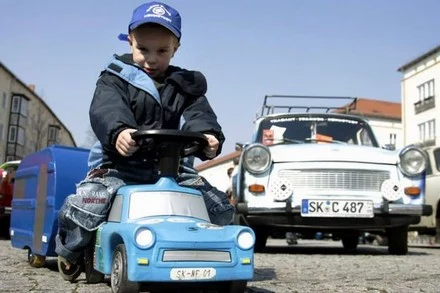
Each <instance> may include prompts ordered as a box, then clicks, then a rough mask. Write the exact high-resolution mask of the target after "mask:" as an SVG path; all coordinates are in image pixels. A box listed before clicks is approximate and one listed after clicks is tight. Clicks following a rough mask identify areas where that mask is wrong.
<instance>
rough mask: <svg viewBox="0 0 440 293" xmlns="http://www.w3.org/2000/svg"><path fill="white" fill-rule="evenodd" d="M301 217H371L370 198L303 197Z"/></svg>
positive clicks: (371, 202) (371, 204)
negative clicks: (327, 198) (331, 198)
mask: <svg viewBox="0 0 440 293" xmlns="http://www.w3.org/2000/svg"><path fill="white" fill-rule="evenodd" d="M301 216H302V217H329V218H332V217H334V218H372V217H373V216H374V214H373V201H371V200H320V199H303V200H302V202H301Z"/></svg>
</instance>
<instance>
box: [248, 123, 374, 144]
mask: <svg viewBox="0 0 440 293" xmlns="http://www.w3.org/2000/svg"><path fill="white" fill-rule="evenodd" d="M256 141H257V142H261V143H263V144H266V145H271V144H279V143H307V142H318V143H321V142H323V143H344V144H356V145H364V146H374V147H377V142H376V139H375V138H374V135H373V133H372V131H371V128H370V127H369V125H368V124H366V123H365V122H363V121H361V120H356V119H351V118H345V117H334V116H279V117H268V118H266V119H264V120H262V121H261V122H260V125H259V130H258V135H257V137H256Z"/></svg>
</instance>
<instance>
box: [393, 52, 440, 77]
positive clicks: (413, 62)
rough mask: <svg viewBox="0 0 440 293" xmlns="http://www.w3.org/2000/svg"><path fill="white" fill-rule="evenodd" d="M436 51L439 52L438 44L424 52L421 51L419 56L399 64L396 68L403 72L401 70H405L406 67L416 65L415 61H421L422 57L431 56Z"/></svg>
mask: <svg viewBox="0 0 440 293" xmlns="http://www.w3.org/2000/svg"><path fill="white" fill-rule="evenodd" d="M438 52H440V45H438V46H437V47H435V48H433V49H431V50H429V51H428V52H426V53H423V54H422V55H420V56H419V57H417V58H415V59H413V60H411V61H409V62H407V63H406V64H404V65H402V66H400V67H399V68H398V69H397V71H400V72H403V71H405V70H407V69H408V68H410V67H411V66H414V65H416V64H417V63H419V62H421V61H423V60H424V59H426V58H428V57H430V56H432V55H434V54H437V53H438Z"/></svg>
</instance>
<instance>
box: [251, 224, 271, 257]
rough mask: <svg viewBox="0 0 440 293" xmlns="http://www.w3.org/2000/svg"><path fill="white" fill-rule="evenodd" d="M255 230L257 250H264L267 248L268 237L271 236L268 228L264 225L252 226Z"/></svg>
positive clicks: (255, 246)
mask: <svg viewBox="0 0 440 293" xmlns="http://www.w3.org/2000/svg"><path fill="white" fill-rule="evenodd" d="M252 229H253V230H254V232H255V245H254V251H255V252H263V250H264V249H265V248H266V242H267V237H268V236H269V234H268V232H267V229H266V228H262V227H257V228H252Z"/></svg>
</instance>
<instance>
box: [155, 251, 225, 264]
mask: <svg viewBox="0 0 440 293" xmlns="http://www.w3.org/2000/svg"><path fill="white" fill-rule="evenodd" d="M162 261H164V262H167V261H212V262H231V254H230V253H229V251H211V250H166V251H165V252H164V253H163V258H162Z"/></svg>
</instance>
